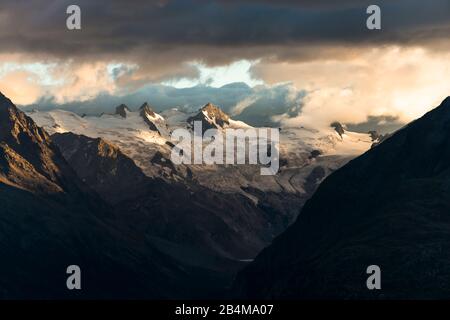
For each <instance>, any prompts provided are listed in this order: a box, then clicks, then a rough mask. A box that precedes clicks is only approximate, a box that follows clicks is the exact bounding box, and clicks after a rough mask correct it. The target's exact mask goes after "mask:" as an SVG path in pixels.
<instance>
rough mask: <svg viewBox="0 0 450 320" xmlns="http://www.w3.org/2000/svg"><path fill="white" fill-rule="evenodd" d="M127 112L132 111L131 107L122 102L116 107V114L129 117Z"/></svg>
mask: <svg viewBox="0 0 450 320" xmlns="http://www.w3.org/2000/svg"><path fill="white" fill-rule="evenodd" d="M127 112H130V109H129V108H128V107H127V106H126V105H124V104H121V105H120V106H118V107H117V108H116V113H115V114H118V115H119V116H121V117H122V118H126V117H127Z"/></svg>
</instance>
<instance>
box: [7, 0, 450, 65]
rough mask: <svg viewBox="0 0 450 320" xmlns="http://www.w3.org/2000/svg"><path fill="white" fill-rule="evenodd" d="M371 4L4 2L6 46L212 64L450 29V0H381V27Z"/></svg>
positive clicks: (434, 36)
mask: <svg viewBox="0 0 450 320" xmlns="http://www.w3.org/2000/svg"><path fill="white" fill-rule="evenodd" d="M372 2H373V1H365V0H362V1H356V0H346V1H339V3H338V1H325V0H321V1H312V0H304V1H302V0H299V1H289V0H282V1H264V0H242V1H237V0H231V1H229V0H227V1H225V0H217V1H202V0H173V1H170V0H158V1H143V0H135V1H118V0H108V1H106V0H96V1H92V0H77V1H72V0H70V1H66V0H58V1H56V0H53V1H49V0H27V1H25V0H14V1H12V0H2V1H1V3H0V19H1V20H0V26H1V29H0V41H1V44H2V45H1V46H0V52H3V53H4V52H25V53H35V54H40V53H41V54H43V55H44V56H46V55H50V56H53V57H61V58H83V57H91V56H92V55H102V56H108V57H109V56H111V57H116V56H119V57H130V59H134V58H138V60H139V61H142V60H145V58H146V57H149V58H153V57H154V56H156V55H159V54H161V53H164V55H165V58H167V60H169V61H177V60H180V59H181V60H185V61H186V60H188V59H190V60H192V59H195V58H197V59H203V60H206V61H211V63H214V62H215V59H217V60H219V61H222V60H227V59H235V58H239V57H241V58H259V57H261V56H271V55H283V48H285V49H291V48H292V47H298V46H300V47H301V46H312V45H328V44H329V45H356V46H358V45H367V44H373V43H376V44H384V43H400V44H417V43H419V42H420V43H422V42H423V43H425V42H430V41H432V40H439V39H440V38H442V39H445V38H447V35H448V34H449V31H450V29H449V19H448V15H449V13H450V1H449V0H430V1H427V2H426V3H425V2H423V1H418V0H397V1H392V0H391V1H386V0H380V1H376V2H377V3H378V4H379V5H380V6H381V8H382V22H383V29H382V30H381V31H369V30H367V29H366V27H365V21H366V17H367V15H366V12H365V9H366V8H367V6H368V5H369V4H371V3H372ZM73 3H76V4H78V5H79V6H80V7H81V9H82V27H83V29H82V30H81V31H68V30H66V28H65V19H66V17H67V16H66V14H65V10H66V8H67V6H68V5H70V4H73ZM173 50H176V53H174V52H173ZM166 53H168V54H167V55H166Z"/></svg>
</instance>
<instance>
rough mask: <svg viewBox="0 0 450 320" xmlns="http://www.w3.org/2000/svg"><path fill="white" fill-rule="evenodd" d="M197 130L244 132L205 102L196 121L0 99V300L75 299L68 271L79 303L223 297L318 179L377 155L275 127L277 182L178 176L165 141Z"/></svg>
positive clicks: (186, 168) (198, 171)
mask: <svg viewBox="0 0 450 320" xmlns="http://www.w3.org/2000/svg"><path fill="white" fill-rule="evenodd" d="M193 121H201V122H202V123H203V124H204V125H205V127H206V128H216V129H219V130H224V131H225V130H227V129H229V128H251V127H250V126H249V125H247V124H245V123H243V122H240V121H235V120H233V119H232V118H231V117H229V116H228V115H227V114H225V113H224V112H223V111H222V110H220V108H218V107H217V106H214V105H213V104H210V103H209V104H207V105H205V107H203V108H202V109H200V110H199V111H198V112H196V113H194V114H186V113H184V112H182V111H180V110H178V109H176V108H174V109H171V110H168V111H166V112H164V113H163V114H158V113H156V112H154V111H153V108H152V107H151V106H150V105H149V104H148V103H144V104H143V105H142V106H141V107H140V108H138V110H137V111H131V109H130V108H128V107H127V106H125V105H121V106H119V107H117V108H115V110H114V109H113V112H111V113H104V114H101V115H99V116H85V115H81V116H80V115H77V114H75V113H71V112H68V111H61V110H53V111H47V112H40V111H31V112H29V113H28V114H25V113H23V112H21V111H20V110H19V109H18V108H17V107H16V106H15V105H14V104H13V103H12V102H11V101H10V100H9V99H7V98H6V97H4V96H3V95H1V96H0V122H1V126H0V130H1V131H0V141H1V149H2V150H1V153H0V156H1V158H0V187H1V188H2V192H0V197H1V198H2V203H3V205H4V210H2V213H1V215H2V219H1V220H0V228H1V229H2V230H4V231H5V232H3V233H2V237H3V239H2V241H1V243H2V247H1V248H0V250H1V254H2V256H4V257H5V259H7V260H8V262H6V263H3V264H2V266H1V267H0V271H1V274H2V276H1V279H0V281H1V283H2V286H1V287H2V291H1V292H0V297H5V298H54V297H58V298H64V297H69V298H72V297H75V298H76V297H78V296H77V293H76V292H71V291H68V290H67V289H66V287H65V278H66V274H65V268H66V267H67V266H69V265H72V264H77V265H80V267H81V268H82V270H83V274H85V277H84V278H85V279H87V280H86V283H87V285H86V286H87V288H86V290H83V297H84V298H88V297H95V298H98V297H102V298H108V297H111V298H120V297H122V298H124V297H125V298H133V297H134V298H177V297H178V298H195V297H223V296H224V294H230V293H229V292H228V293H227V291H228V289H229V288H230V286H231V284H232V281H233V279H234V277H235V275H236V273H237V272H238V271H239V270H241V269H242V268H243V267H244V266H246V265H248V264H249V262H251V261H252V260H253V259H254V258H255V257H256V256H257V255H258V253H259V252H260V251H261V250H262V249H263V248H264V247H267V246H269V245H270V244H271V243H272V240H273V239H274V238H275V237H276V236H278V235H280V234H282V233H283V231H285V229H286V228H287V227H288V226H289V225H290V224H291V223H292V222H293V221H295V219H296V218H297V215H298V212H299V210H300V208H301V207H302V206H303V205H304V203H305V201H306V200H307V199H308V198H309V197H310V196H311V195H312V194H313V193H314V191H315V189H316V188H317V186H318V185H319V184H320V183H321V182H322V181H323V180H324V179H325V177H326V176H327V175H329V174H330V173H331V172H334V171H335V170H337V169H338V168H339V167H341V166H342V165H344V164H345V163H347V162H348V161H349V160H350V159H352V158H354V157H355V156H357V155H359V154H360V153H362V152H364V151H366V150H368V149H370V147H371V146H372V145H373V143H374V142H375V143H376V142H377V141H376V139H374V138H373V136H372V135H370V134H360V133H354V132H349V131H347V130H346V129H345V127H343V126H341V127H339V129H340V130H339V131H338V130H337V129H336V125H334V126H330V127H329V128H327V129H321V130H317V129H311V128H303V127H300V128H281V129H280V130H281V131H280V134H281V144H280V154H281V164H280V167H281V168H280V171H279V173H278V174H277V175H275V176H260V175H259V168H258V167H257V166H254V165H238V166H226V165H211V166H204V165H174V164H173V163H172V162H171V160H170V152H171V149H172V148H173V143H172V142H171V139H170V133H171V131H173V130H174V129H176V128H186V129H190V128H192V123H193ZM382 144H384V143H382ZM382 144H381V145H382ZM251 265H252V264H251ZM36 272H39V275H40V276H38V277H36ZM20 275H24V276H23V277H22V279H21V280H20V281H16V277H19V276H20ZM118 275H120V277H119V276H118ZM117 278H119V279H117ZM111 279H117V280H114V281H111ZM88 284H89V285H88Z"/></svg>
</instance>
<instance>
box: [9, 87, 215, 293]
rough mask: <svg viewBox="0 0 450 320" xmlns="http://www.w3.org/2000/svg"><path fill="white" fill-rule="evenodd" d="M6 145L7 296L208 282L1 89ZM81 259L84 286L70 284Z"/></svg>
mask: <svg viewBox="0 0 450 320" xmlns="http://www.w3.org/2000/svg"><path fill="white" fill-rule="evenodd" d="M0 146H1V148H0V203H1V207H0V257H1V263H0V298H3V299H22V298H38V299H42V298H119V297H122V298H165V297H166V298H167V297H171V298H176V297H190V296H195V290H201V289H202V287H208V282H209V281H211V278H210V277H209V275H208V273H207V272H205V270H203V269H200V268H193V267H189V266H183V265H182V264H180V262H178V261H175V260H174V259H172V258H170V257H169V256H167V255H165V254H163V253H161V252H160V251H159V250H158V249H157V248H156V246H154V245H153V243H152V242H151V241H150V240H148V239H145V237H142V236H140V235H139V234H137V233H136V232H134V230H133V229H132V228H129V227H128V226H127V225H126V224H121V221H119V220H117V219H115V218H114V212H113V211H112V209H110V208H109V206H108V205H106V204H105V203H104V202H103V201H102V200H101V199H100V197H98V196H97V195H96V194H95V193H93V192H92V191H91V190H90V188H88V187H86V186H85V185H84V184H83V183H82V182H81V180H79V179H78V178H77V176H76V174H75V173H74V171H72V169H71V168H70V167H69V165H68V164H67V162H66V161H65V159H64V158H63V157H62V155H61V154H60V152H59V150H58V148H56V147H55V146H54V145H53V143H52V142H51V141H50V139H49V138H48V135H47V134H46V132H45V131H44V130H42V129H40V128H38V127H37V126H36V125H35V124H34V122H33V121H32V120H31V119H30V118H28V117H27V116H25V115H24V114H23V113H22V112H21V111H19V110H18V109H17V108H16V107H15V106H14V105H13V103H12V102H11V101H10V100H9V99H7V98H6V97H4V96H3V95H1V94H0ZM73 264H75V265H79V266H80V267H81V270H82V281H81V283H82V290H81V291H69V290H68V289H67V287H66V279H67V277H68V275H67V274H66V269H67V267H68V266H69V265H73ZM200 276H202V277H203V278H204V279H205V282H203V283H198V278H199V277H200ZM193 288H194V289H193Z"/></svg>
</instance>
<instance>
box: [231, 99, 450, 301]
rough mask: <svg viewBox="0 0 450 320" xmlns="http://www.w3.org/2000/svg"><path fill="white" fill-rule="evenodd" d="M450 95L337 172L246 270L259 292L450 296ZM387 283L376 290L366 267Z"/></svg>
mask: <svg viewBox="0 0 450 320" xmlns="http://www.w3.org/2000/svg"><path fill="white" fill-rule="evenodd" d="M449 252H450V97H449V98H447V99H446V100H445V101H444V102H443V103H442V104H441V105H440V106H439V107H437V108H436V109H434V110H433V111H431V112H429V113H427V114H426V115H424V116H423V117H422V118H420V119H418V120H416V121H414V122H412V123H410V124H409V125H407V126H406V127H404V128H403V129H401V130H399V131H397V132H396V133H395V134H393V135H392V136H391V137H390V138H389V139H387V140H385V141H384V142H383V143H382V144H380V145H378V146H375V147H374V148H372V149H371V150H369V151H368V152H366V153H365V154H363V155H362V156H360V157H358V158H356V159H354V160H352V161H350V162H349V163H348V164H347V165H345V166H344V167H342V168H341V169H339V170H337V171H336V172H334V173H333V174H331V175H330V176H329V177H328V178H326V180H325V181H324V182H323V183H322V184H321V185H320V186H319V188H318V190H317V191H316V193H315V194H314V195H313V197H312V198H311V199H310V200H309V201H308V202H307V203H306V204H305V206H304V207H303V209H302V211H301V213H300V215H299V217H298V219H297V221H296V222H295V223H294V225H292V226H291V227H290V228H289V229H288V230H287V231H286V232H285V233H283V234H282V235H281V236H280V237H278V238H277V239H276V240H275V241H274V243H273V244H272V245H271V246H269V247H268V248H267V249H266V250H264V251H263V252H262V253H261V254H260V255H259V256H258V257H257V258H256V259H255V261H254V262H253V263H252V264H250V265H249V266H248V267H247V268H246V269H245V270H244V271H243V272H242V273H241V274H240V275H239V276H238V279H237V281H236V284H235V288H236V291H237V292H238V293H239V294H240V295H241V296H244V297H251V298H388V299H409V298H413V299H416V298H439V299H441V298H448V297H450V282H449V280H448V279H450V269H449V265H450V254H449ZM370 265H378V266H379V267H380V269H381V288H382V290H368V288H367V286H366V281H367V279H368V277H369V275H368V274H367V273H366V270H367V267H368V266H370Z"/></svg>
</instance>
